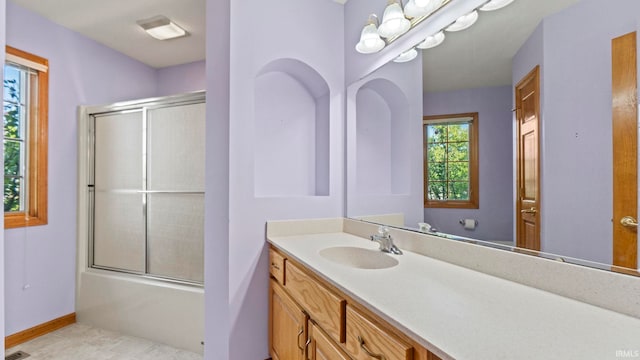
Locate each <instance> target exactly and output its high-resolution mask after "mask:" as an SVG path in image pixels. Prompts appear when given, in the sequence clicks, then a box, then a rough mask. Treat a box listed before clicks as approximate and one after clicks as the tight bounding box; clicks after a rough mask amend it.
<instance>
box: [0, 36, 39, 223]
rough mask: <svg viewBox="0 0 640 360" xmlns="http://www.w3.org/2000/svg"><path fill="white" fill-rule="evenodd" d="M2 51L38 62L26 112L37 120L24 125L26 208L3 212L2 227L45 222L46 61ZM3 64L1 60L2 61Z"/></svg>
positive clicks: (32, 56) (20, 52)
mask: <svg viewBox="0 0 640 360" xmlns="http://www.w3.org/2000/svg"><path fill="white" fill-rule="evenodd" d="M5 51H6V54H8V55H13V56H14V57H18V58H20V59H23V60H25V62H26V63H32V64H36V65H39V66H38V67H39V68H43V69H46V71H43V70H41V69H36V68H33V67H31V66H27V67H29V68H31V69H32V70H33V71H35V72H37V73H38V88H37V93H36V94H34V93H33V92H32V93H31V94H30V96H33V95H36V96H37V99H38V101H37V107H36V106H34V105H33V103H32V102H31V103H30V104H29V107H30V109H29V114H36V116H37V120H36V121H33V120H32V119H31V117H30V118H29V119H28V124H27V126H28V129H27V134H28V135H27V146H26V148H27V156H28V167H27V169H26V174H25V178H26V179H27V201H26V203H27V210H26V211H19V212H5V213H4V228H5V229H12V228H20V227H27V226H34V225H46V224H47V222H48V216H47V208H48V194H47V192H48V175H47V174H48V173H47V171H48V123H49V119H48V115H49V61H48V60H47V59H45V58H43V57H40V56H37V55H34V54H31V53H28V52H26V51H22V50H19V49H16V48H14V47H11V46H8V45H7V46H6V49H5ZM3 65H4V64H3Z"/></svg>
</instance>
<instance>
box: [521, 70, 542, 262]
mask: <svg viewBox="0 0 640 360" xmlns="http://www.w3.org/2000/svg"><path fill="white" fill-rule="evenodd" d="M515 101H516V133H517V143H518V144H517V148H518V150H517V152H518V162H517V168H518V169H517V174H518V176H517V184H516V189H517V195H518V196H517V201H516V232H517V235H516V236H517V239H516V246H518V247H521V248H525V249H530V250H538V251H539V250H540V150H539V149H540V141H539V134H540V66H536V67H535V69H533V70H532V71H531V72H530V73H529V74H527V75H526V76H525V77H524V78H523V79H522V80H520V82H519V83H518V85H516V88H515Z"/></svg>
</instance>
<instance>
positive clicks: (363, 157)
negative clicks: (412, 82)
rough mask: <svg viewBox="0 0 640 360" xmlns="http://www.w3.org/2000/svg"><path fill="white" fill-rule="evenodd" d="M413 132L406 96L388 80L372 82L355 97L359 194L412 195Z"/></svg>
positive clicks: (357, 184) (364, 85)
mask: <svg viewBox="0 0 640 360" xmlns="http://www.w3.org/2000/svg"><path fill="white" fill-rule="evenodd" d="M410 129H411V124H410V118H409V102H408V99H407V97H406V95H405V93H404V92H403V91H402V89H400V87H398V85H396V84H395V83H393V82H391V81H389V80H387V79H373V80H371V81H368V82H367V83H365V84H363V85H362V86H361V87H360V89H358V91H357V93H356V159H357V160H356V164H357V165H356V166H357V168H356V176H355V178H356V191H357V192H358V193H359V194H362V195H367V194H376V195H380V194H389V195H402V194H408V193H409V192H410V185H411V184H410V177H409V176H406V174H408V173H409V171H410V167H411V166H421V164H411V161H410V159H409V157H407V156H406V154H408V153H409V143H408V142H407V141H406V139H408V137H409V131H410Z"/></svg>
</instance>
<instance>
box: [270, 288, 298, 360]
mask: <svg viewBox="0 0 640 360" xmlns="http://www.w3.org/2000/svg"><path fill="white" fill-rule="evenodd" d="M269 293H270V295H269V307H270V309H269V351H270V352H271V356H272V357H273V360H304V355H305V351H304V350H305V341H306V339H307V314H306V313H305V312H304V311H303V310H302V308H300V307H299V306H298V305H297V304H296V303H295V302H294V301H293V300H292V299H291V297H289V295H287V294H286V293H285V292H284V290H283V289H282V287H280V285H278V283H277V282H275V281H274V280H271V282H270V287H269Z"/></svg>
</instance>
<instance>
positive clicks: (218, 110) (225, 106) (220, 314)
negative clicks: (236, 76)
mask: <svg viewBox="0 0 640 360" xmlns="http://www.w3.org/2000/svg"><path fill="white" fill-rule="evenodd" d="M206 12H207V14H206V16H207V18H206V20H207V51H206V53H207V62H206V78H207V83H206V88H207V110H206V117H207V124H206V147H207V148H206V154H207V155H206V157H205V161H206V164H205V171H206V172H205V211H204V213H205V227H204V252H205V256H204V279H205V289H206V290H205V294H204V297H205V298H204V300H205V317H206V319H205V339H204V356H205V359H206V360H228V359H229V358H230V357H229V336H230V335H229V333H230V331H231V326H230V321H231V320H230V319H231V316H230V314H229V301H230V297H229V281H230V278H229V271H230V264H229V101H230V97H229V95H230V93H229V85H230V82H229V78H230V73H231V71H230V67H231V62H230V60H231V59H230V52H231V48H230V41H231V38H230V34H231V33H230V30H231V27H230V21H231V20H230V19H231V0H207V4H206ZM259 228H262V226H260V227H259ZM265 268H266V265H265ZM265 293H266V291H265ZM262 328H263V332H266V330H264V328H266V326H263V327H262ZM248 344H253V341H249V342H248ZM236 359H237V358H236Z"/></svg>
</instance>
